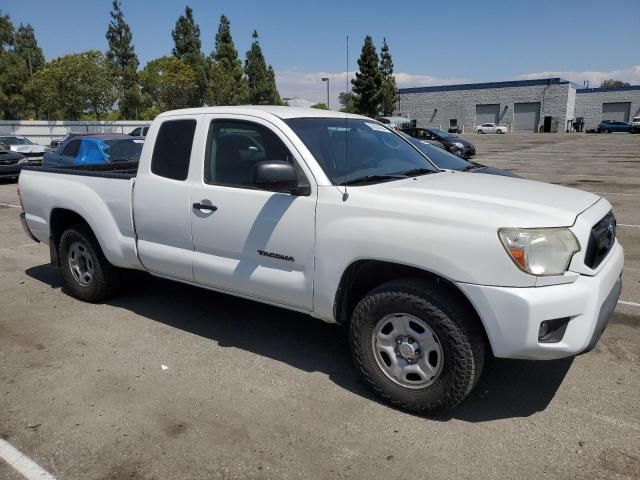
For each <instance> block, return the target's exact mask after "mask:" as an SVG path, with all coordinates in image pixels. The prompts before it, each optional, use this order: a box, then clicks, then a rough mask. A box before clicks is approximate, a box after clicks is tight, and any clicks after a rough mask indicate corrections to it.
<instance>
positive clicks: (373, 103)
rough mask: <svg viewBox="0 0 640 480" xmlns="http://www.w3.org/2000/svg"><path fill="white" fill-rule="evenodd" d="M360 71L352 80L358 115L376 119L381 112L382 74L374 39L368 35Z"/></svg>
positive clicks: (363, 48)
mask: <svg viewBox="0 0 640 480" xmlns="http://www.w3.org/2000/svg"><path fill="white" fill-rule="evenodd" d="M358 68H359V71H358V72H356V78H355V79H353V80H351V84H352V85H353V92H354V93H355V95H356V96H355V98H354V105H355V108H356V110H357V112H358V113H360V114H362V115H367V116H369V117H372V118H375V117H376V116H378V113H379V111H380V87H381V86H382V74H381V73H380V67H379V64H378V54H377V52H376V47H375V46H374V44H373V40H372V38H371V37H370V36H369V35H367V36H366V37H365V39H364V45H363V46H362V53H361V54H360V58H359V59H358Z"/></svg>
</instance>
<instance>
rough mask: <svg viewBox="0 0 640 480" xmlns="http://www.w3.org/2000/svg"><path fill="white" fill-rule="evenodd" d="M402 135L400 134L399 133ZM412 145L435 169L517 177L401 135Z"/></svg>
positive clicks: (423, 141) (428, 143)
mask: <svg viewBox="0 0 640 480" xmlns="http://www.w3.org/2000/svg"><path fill="white" fill-rule="evenodd" d="M401 135H402V133H401ZM403 136H404V138H406V139H407V140H408V141H409V142H411V144H412V145H414V146H415V147H416V148H417V149H418V150H420V151H421V152H422V153H423V154H424V155H425V156H426V157H427V158H428V159H429V160H431V161H432V162H433V163H434V164H435V165H436V167H438V168H439V169H441V170H457V171H459V172H473V173H488V174H490V175H500V176H501V177H518V175H516V174H515V173H513V172H510V171H508V170H501V169H499V168H493V167H487V166H486V165H482V164H480V163H476V162H470V161H468V160H465V159H463V158H460V157H459V156H457V155H453V154H451V153H449V152H447V151H446V150H444V149H442V148H439V147H437V146H436V145H433V144H432V143H430V142H429V141H428V140H418V139H417V138H413V137H410V136H408V135H403Z"/></svg>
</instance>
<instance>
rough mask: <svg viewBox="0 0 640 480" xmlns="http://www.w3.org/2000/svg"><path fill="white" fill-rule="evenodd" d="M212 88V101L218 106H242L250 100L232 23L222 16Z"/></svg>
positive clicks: (214, 56) (215, 53) (214, 55)
mask: <svg viewBox="0 0 640 480" xmlns="http://www.w3.org/2000/svg"><path fill="white" fill-rule="evenodd" d="M211 60H212V61H213V67H212V73H211V76H212V82H211V84H212V88H211V91H210V100H211V101H212V102H213V103H214V104H216V105H240V104H243V103H247V101H248V100H249V87H248V85H247V79H246V77H245V76H244V72H243V70H242V63H241V62H240V60H239V59H238V51H237V50H236V47H235V45H234V44H233V38H232V37H231V23H230V22H229V19H228V18H227V17H225V16H224V15H222V16H221V17H220V25H219V27H218V33H216V48H215V50H214V51H213V52H212V53H211Z"/></svg>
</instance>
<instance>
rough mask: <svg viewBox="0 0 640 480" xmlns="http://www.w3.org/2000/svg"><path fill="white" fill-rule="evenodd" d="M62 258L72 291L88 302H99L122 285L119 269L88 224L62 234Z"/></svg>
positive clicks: (75, 295)
mask: <svg viewBox="0 0 640 480" xmlns="http://www.w3.org/2000/svg"><path fill="white" fill-rule="evenodd" d="M59 258H60V263H61V266H62V276H63V277H64V279H65V281H66V283H67V286H68V288H69V292H70V293H71V295H73V296H74V297H76V298H78V299H80V300H83V301H85V302H99V301H101V300H104V299H106V298H107V297H109V296H111V295H112V294H113V293H114V292H115V290H116V289H117V286H118V283H119V282H118V270H117V268H116V267H114V266H113V265H111V264H110V263H109V261H108V260H107V259H106V257H105V256H104V254H103V253H102V249H101V248H100V245H99V244H98V242H97V240H96V238H95V236H94V235H93V233H92V232H91V230H90V229H89V228H87V227H86V226H84V225H74V226H73V227H71V228H69V229H68V230H66V231H65V232H64V233H63V234H62V237H60V245H59Z"/></svg>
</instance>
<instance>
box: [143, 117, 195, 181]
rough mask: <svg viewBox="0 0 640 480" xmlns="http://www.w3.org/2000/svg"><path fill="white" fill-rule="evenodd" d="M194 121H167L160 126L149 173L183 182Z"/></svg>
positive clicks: (186, 169) (187, 167)
mask: <svg viewBox="0 0 640 480" xmlns="http://www.w3.org/2000/svg"><path fill="white" fill-rule="evenodd" d="M195 131H196V121H195V120H192V119H189V120H168V121H166V122H164V123H163V124H162V125H161V126H160V131H159V132H158V136H157V137H156V143H155V145H154V147H153V156H152V157H151V171H152V172H153V173H155V174H156V175H160V176H161V177H166V178H172V179H173V180H185V179H186V178H187V173H188V172H189V158H190V157H191V147H192V146H193V135H194V133H195Z"/></svg>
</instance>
